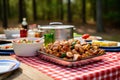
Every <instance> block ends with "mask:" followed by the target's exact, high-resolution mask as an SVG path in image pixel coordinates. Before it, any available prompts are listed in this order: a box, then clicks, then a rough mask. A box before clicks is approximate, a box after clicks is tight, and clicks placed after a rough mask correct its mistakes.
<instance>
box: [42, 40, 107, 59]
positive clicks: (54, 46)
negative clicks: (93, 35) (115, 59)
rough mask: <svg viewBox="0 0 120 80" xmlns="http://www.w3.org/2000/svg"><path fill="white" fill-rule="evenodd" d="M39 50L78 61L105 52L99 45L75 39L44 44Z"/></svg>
mask: <svg viewBox="0 0 120 80" xmlns="http://www.w3.org/2000/svg"><path fill="white" fill-rule="evenodd" d="M40 51H41V52H45V53H46V54H50V55H54V56H56V57H58V58H62V59H63V60H66V61H68V60H69V61H78V60H82V59H87V58H90V57H94V56H98V55H102V54H104V53H105V51H104V50H102V49H100V48H99V46H97V45H91V44H88V43H81V42H80V41H79V40H77V39H70V40H61V41H55V42H54V43H49V44H48V45H47V46H44V47H43V48H41V49H40Z"/></svg>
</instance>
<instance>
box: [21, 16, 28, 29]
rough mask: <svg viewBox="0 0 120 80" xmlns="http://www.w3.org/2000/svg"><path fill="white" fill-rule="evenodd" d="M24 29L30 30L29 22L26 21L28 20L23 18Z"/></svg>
mask: <svg viewBox="0 0 120 80" xmlns="http://www.w3.org/2000/svg"><path fill="white" fill-rule="evenodd" d="M22 28H24V29H28V23H27V21H26V18H23V21H22Z"/></svg>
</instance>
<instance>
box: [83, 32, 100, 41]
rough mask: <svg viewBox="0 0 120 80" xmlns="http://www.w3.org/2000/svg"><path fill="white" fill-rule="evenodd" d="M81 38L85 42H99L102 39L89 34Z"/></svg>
mask: <svg viewBox="0 0 120 80" xmlns="http://www.w3.org/2000/svg"><path fill="white" fill-rule="evenodd" d="M82 38H83V39H85V40H86V41H91V40H101V39H102V37H100V36H91V35H90V34H83V35H82Z"/></svg>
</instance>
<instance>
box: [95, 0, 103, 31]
mask: <svg viewBox="0 0 120 80" xmlns="http://www.w3.org/2000/svg"><path fill="white" fill-rule="evenodd" d="M96 1H97V2H96V18H97V19H96V20H97V23H96V24H97V31H98V32H104V28H103V22H102V0H96Z"/></svg>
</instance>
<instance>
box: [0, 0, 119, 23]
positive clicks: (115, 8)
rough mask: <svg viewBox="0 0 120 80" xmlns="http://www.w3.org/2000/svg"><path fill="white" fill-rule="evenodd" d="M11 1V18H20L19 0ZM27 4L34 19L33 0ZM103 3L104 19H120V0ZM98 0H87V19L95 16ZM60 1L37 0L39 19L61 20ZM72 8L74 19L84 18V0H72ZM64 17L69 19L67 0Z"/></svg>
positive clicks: (104, 0) (103, 0)
mask: <svg viewBox="0 0 120 80" xmlns="http://www.w3.org/2000/svg"><path fill="white" fill-rule="evenodd" d="M8 1H9V12H8V17H9V18H18V16H19V11H18V2H19V0H8ZM24 1H25V6H26V13H27V17H28V18H29V20H30V21H32V20H33V8H32V0H24ZM102 3H103V19H104V20H107V21H112V22H119V21H120V15H119V14H120V11H119V9H120V5H119V3H120V0H102ZM95 4H96V0H86V19H87V20H91V19H93V18H95V10H96V5H95ZM0 6H1V4H0ZM60 6H61V5H60V3H59V0H36V9H37V18H38V20H60V14H61V13H60V12H61V11H60ZM71 10H72V18H73V21H76V20H81V19H82V0H71ZM63 15H64V16H63V18H64V20H66V19H67V0H63Z"/></svg>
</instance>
